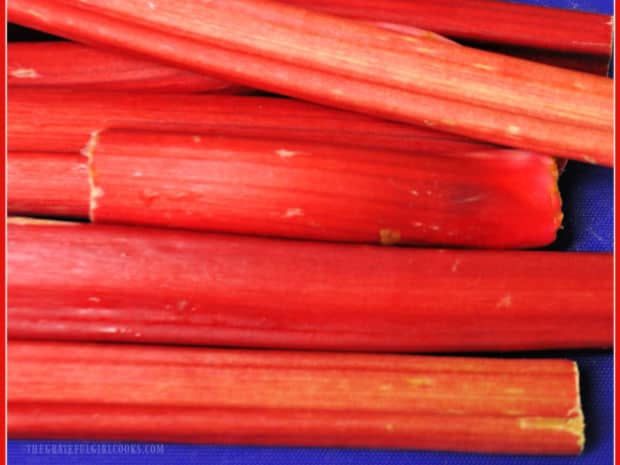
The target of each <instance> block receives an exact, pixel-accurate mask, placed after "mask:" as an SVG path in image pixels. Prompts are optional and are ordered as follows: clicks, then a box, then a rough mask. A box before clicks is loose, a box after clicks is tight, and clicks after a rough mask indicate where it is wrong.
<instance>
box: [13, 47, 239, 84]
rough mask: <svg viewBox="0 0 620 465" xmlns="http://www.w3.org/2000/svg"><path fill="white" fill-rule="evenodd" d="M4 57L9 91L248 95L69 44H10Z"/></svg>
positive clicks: (160, 67) (206, 80) (203, 78)
mask: <svg viewBox="0 0 620 465" xmlns="http://www.w3.org/2000/svg"><path fill="white" fill-rule="evenodd" d="M7 57H8V58H7V60H8V61H7V66H8V71H7V82H8V85H9V86H11V87H55V88H62V87H67V88H71V89H93V90H114V91H119V90H123V91H151V92H218V93H240V92H249V89H244V88H242V87H241V86H238V85H234V84H230V83H228V82H225V81H222V80H219V79H215V78H210V77H207V76H204V75H201V74H197V73H192V72H188V71H185V70H180V69H178V68H174V67H171V66H166V65H162V64H159V63H156V62H152V61H148V60H144V59H140V58H134V57H130V56H125V55H122V54H118V53H114V52H108V51H104V50H98V49H95V48H92V47H87V46H84V45H81V44H76V43H71V42H13V43H10V44H9V45H8V52H7Z"/></svg>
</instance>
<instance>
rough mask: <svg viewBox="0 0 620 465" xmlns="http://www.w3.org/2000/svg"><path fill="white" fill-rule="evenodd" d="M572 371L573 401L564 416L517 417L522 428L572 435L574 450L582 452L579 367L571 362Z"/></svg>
mask: <svg viewBox="0 0 620 465" xmlns="http://www.w3.org/2000/svg"><path fill="white" fill-rule="evenodd" d="M573 372H574V374H575V403H574V406H573V407H572V408H570V409H569V410H568V412H566V416H565V417H556V418H553V417H526V418H520V419H519V428H521V429H522V430H537V431H548V432H549V433H550V434H553V433H555V432H560V433H567V434H570V435H572V436H573V437H574V440H575V446H576V447H575V452H576V453H578V454H580V453H582V452H583V448H584V445H585V433H584V430H585V422H584V418H583V410H582V408H581V393H580V386H579V368H578V366H577V364H576V363H574V362H573Z"/></svg>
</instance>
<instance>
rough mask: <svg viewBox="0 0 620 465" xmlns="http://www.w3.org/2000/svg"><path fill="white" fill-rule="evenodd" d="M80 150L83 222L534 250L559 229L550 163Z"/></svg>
mask: <svg viewBox="0 0 620 465" xmlns="http://www.w3.org/2000/svg"><path fill="white" fill-rule="evenodd" d="M84 153H85V155H86V156H87V157H88V159H89V175H90V184H91V187H92V189H91V197H90V198H91V200H90V203H91V208H90V219H91V220H92V221H95V222H108V223H109V222H113V223H129V224H144V225H153V226H166V227H177V228H178V227H181V228H189V229H197V230H213V231H222V232H235V233H242V234H259V235H264V236H279V237H288V238H300V239H315V240H330V241H346V242H371V243H372V242H375V243H378V242H381V243H384V244H396V243H398V244H443V245H458V246H470V247H502V248H504V247H535V246H541V245H547V244H549V243H551V242H552V241H553V240H554V239H555V234H556V231H557V229H558V228H559V227H560V225H561V222H562V213H561V210H560V206H561V200H560V195H559V191H558V189H557V176H558V172H557V166H556V163H555V161H554V160H553V159H551V158H548V157H543V156H540V155H537V154H532V153H528V152H524V151H508V153H507V152H506V151H505V150H491V151H485V152H473V153H463V154H460V155H459V156H458V157H455V156H452V157H437V156H428V155H425V154H424V153H418V154H415V156H413V155H412V154H407V153H401V152H388V151H385V150H380V151H369V150H363V149H358V148H346V147H340V146H335V145H327V144H307V143H301V142H292V141H282V140H259V139H249V138H230V137H217V136H212V135H209V134H200V133H199V134H175V133H162V132H154V131H149V132H138V131H124V130H108V131H104V132H102V133H97V134H95V135H94V136H93V137H92V139H91V141H90V143H89V145H88V147H87V148H86V149H85V152H84Z"/></svg>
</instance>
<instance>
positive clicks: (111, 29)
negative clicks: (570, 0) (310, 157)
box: [9, 0, 613, 165]
mask: <svg viewBox="0 0 620 465" xmlns="http://www.w3.org/2000/svg"><path fill="white" fill-rule="evenodd" d="M151 5H152V7H151ZM9 16H10V18H11V19H12V20H13V21H15V22H18V23H21V24H24V25H28V26H32V27H39V28H42V29H44V30H46V31H48V32H53V33H58V34H61V35H65V36H69V37H72V38H75V39H78V40H84V41H87V42H92V43H98V44H101V45H108V46H112V47H118V48H123V49H126V50H130V51H132V52H134V53H142V54H145V55H147V56H150V57H152V58H156V59H160V60H162V61H166V62H170V63H174V64H177V65H179V66H184V67H187V68H189V69H194V70H198V71H202V72H207V73H212V74H214V75H217V76H220V77H224V78H227V79H231V80H232V81H236V82H240V83H243V84H246V85H249V86H252V87H257V88H261V89H265V90H269V91H274V92H279V93H284V94H287V95H291V96H295V97H300V98H305V99H308V100H313V101H316V102H319V103H325V104H329V105H334V106H338V107H343V108H346V109H354V110H358V111H362V112H367V113H371V114H373V115H377V116H382V117H387V118H390V119H395V120H399V121H403V122H410V123H416V124H426V125H430V126H433V127H436V128H439V129H441V130H444V131H447V132H453V133H457V134H463V135H466V136H470V137H474V138H480V139H483V140H487V141H491V142H495V143H500V144H506V145H512V146H516V147H520V148H526V149H533V150H538V151H541V152H544V153H550V154H562V155H565V156H566V157H567V158H575V159H579V160H584V161H589V162H593V163H600V164H604V165H612V163H613V157H612V145H613V144H612V135H613V131H612V120H613V118H612V113H613V112H612V98H611V96H612V81H611V80H609V79H606V78H603V77H598V76H592V75H588V74H585V73H579V72H575V71H569V70H563V69H559V68H554V67H550V66H545V65H541V64H536V63H532V62H526V61H522V60H518V59H515V58H511V57H506V56H502V55H496V54H492V53H488V52H483V51H477V50H473V49H469V48H466V47H462V46H459V45H454V44H449V43H445V42H443V41H438V40H434V39H428V40H421V39H416V38H415V37H411V36H407V35H402V34H398V33H393V32H389V31H386V30H382V29H380V28H375V27H373V26H367V25H365V24H362V23H358V22H355V21H351V20H346V19H342V18H336V17H331V16H327V15H322V14H318V13H311V12H308V11H306V10H302V9H297V8H295V7H290V6H287V5H282V4H279V3H275V2H260V3H257V2H254V1H249V0H246V1H243V0H235V1H232V0H231V1H228V0H226V1H221V2H220V1H211V2H209V3H208V4H203V3H199V2H196V1H190V2H187V1H184V2H175V1H172V0H168V1H164V0H160V1H156V2H138V1H122V2H121V1H107V0H106V1H105V2H104V1H99V0H84V1H80V2H78V1H75V0H63V1H47V0H46V1H45V2H44V1H42V0H13V1H12V2H11V3H10V4H9ZM42 18H43V19H42ZM95 23H96V24H97V27H96V28H93V27H90V26H89V24H95ZM172 30H174V33H172V32H170V31H172ZM377 44H379V45H377ZM388 48H389V50H388ZM317 50H320V51H321V53H317ZM207 56H208V60H207V58H206V57H207ZM352 57H353V58H354V59H352ZM446 76H448V77H449V78H448V79H446Z"/></svg>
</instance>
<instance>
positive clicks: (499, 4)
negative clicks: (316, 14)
mask: <svg viewBox="0 0 620 465" xmlns="http://www.w3.org/2000/svg"><path fill="white" fill-rule="evenodd" d="M283 2H284V3H288V4H291V5H297V6H301V7H304V8H308V9H310V10H316V11H322V12H325V13H329V14H333V15H337V16H343V17H346V18H351V19H357V20H362V21H370V22H374V23H375V24H377V25H379V26H383V27H387V28H392V29H394V30H398V31H401V32H404V33H406V32H408V31H410V30H411V28H414V30H415V28H422V29H427V30H429V31H434V32H436V33H439V34H443V35H445V36H448V37H450V38H452V39H455V40H459V41H465V42H467V43H476V44H480V45H483V46H485V47H488V48H490V49H493V50H497V49H500V50H501V51H502V53H508V54H511V55H515V56H519V57H525V58H527V59H532V57H536V59H537V60H539V61H542V62H544V63H550V64H556V65H559V66H566V67H573V68H576V69H584V70H588V71H592V72H596V73H599V74H607V69H608V66H609V60H610V58H611V52H612V32H613V17H611V16H609V15H603V14H595V13H587V12H582V11H575V10H565V9H559V8H548V7H540V6H536V5H526V4H519V3H514V2H506V1H495V0H464V1H459V2H454V1H451V0H439V1H438V0H416V1H414V2H412V1H403V0H386V1H382V2H376V1H373V0H361V1H359V0H312V1H309V0H283Z"/></svg>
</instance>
